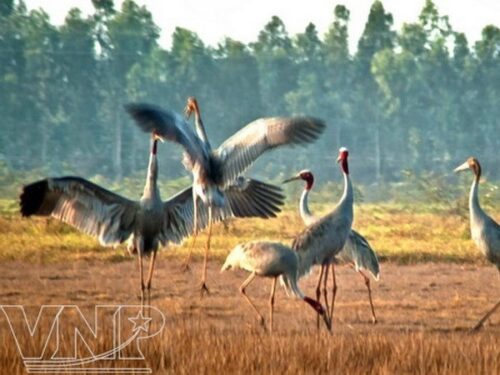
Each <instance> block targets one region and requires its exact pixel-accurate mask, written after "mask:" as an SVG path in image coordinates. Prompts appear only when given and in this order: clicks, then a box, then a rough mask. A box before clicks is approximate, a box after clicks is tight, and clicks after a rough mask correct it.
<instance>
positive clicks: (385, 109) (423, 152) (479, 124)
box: [0, 0, 500, 199]
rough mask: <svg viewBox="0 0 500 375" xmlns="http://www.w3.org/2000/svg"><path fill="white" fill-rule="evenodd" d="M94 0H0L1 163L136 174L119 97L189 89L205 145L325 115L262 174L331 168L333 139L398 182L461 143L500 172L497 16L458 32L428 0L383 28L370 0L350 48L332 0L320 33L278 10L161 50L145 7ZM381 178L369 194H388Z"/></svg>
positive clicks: (141, 147)
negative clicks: (61, 8)
mask: <svg viewBox="0 0 500 375" xmlns="http://www.w3.org/2000/svg"><path fill="white" fill-rule="evenodd" d="M92 4H93V6H94V8H95V12H94V14H91V15H89V16H85V15H83V13H82V12H81V11H80V10H79V9H76V8H74V9H71V10H70V11H69V12H68V14H67V16H66V19H65V22H64V24H63V25H61V26H55V25H53V24H51V22H50V20H49V18H48V16H47V14H46V13H44V12H43V11H42V10H35V11H31V12H28V11H27V9H26V6H25V5H24V3H23V2H15V1H9V0H6V1H3V2H1V5H0V51H1V52H2V53H1V54H0V103H2V105H1V106H0V119H1V125H0V126H1V128H0V131H1V137H0V160H2V161H3V162H4V164H5V165H4V166H3V167H2V168H4V167H7V168H8V170H10V171H12V170H19V171H20V173H22V171H32V170H35V171H40V172H44V173H46V174H50V175H60V174H62V173H67V172H71V173H77V174H79V175H82V176H87V177H88V176H96V175H102V176H106V178H107V179H108V180H109V181H126V180H124V178H132V179H135V176H139V175H140V173H142V172H141V171H143V170H144V167H145V165H146V163H147V157H148V147H149V145H148V141H149V139H148V137H146V136H144V135H143V134H141V133H140V132H139V131H138V130H137V129H136V127H134V126H133V125H132V122H131V121H130V119H129V118H128V116H127V115H126V114H125V112H124V111H123V109H122V108H123V104H125V103H127V102H129V101H132V100H133V101H146V102H152V103H156V104H158V105H161V106H164V107H166V108H169V109H173V110H175V111H177V112H181V111H182V109H183V107H184V105H185V100H186V98H187V97H188V96H196V97H197V99H198V101H199V103H200V106H201V109H202V113H203V116H204V120H205V124H206V125H207V128H208V135H209V137H210V138H211V141H212V144H213V145H214V146H217V145H218V144H219V143H220V142H221V141H223V140H224V139H226V138H227V137H228V136H229V135H231V134H232V133H233V132H235V131H236V130H238V129H239V128H241V127H242V126H243V125H244V124H247V123H249V122H250V121H252V120H254V119H256V118H259V117H264V116H274V115H289V114H308V115H313V116H317V117H320V118H324V119H325V120H326V121H327V124H328V128H327V129H326V131H325V134H324V135H323V136H322V138H321V139H320V140H318V142H317V143H316V144H315V145H314V146H312V147H309V148H307V149H303V148H297V149H294V150H291V151H290V150H283V151H281V150H280V151H277V152H274V153H273V154H272V157H271V156H269V157H267V159H266V157H264V158H263V159H262V160H263V161H262V162H259V163H257V165H256V168H255V169H254V170H255V172H256V173H257V174H258V175H260V176H261V177H262V178H274V177H275V176H277V175H280V174H287V173H288V171H290V170H292V169H295V168H297V169H302V168H306V167H307V168H311V169H313V170H314V172H315V173H316V174H317V175H319V176H325V175H330V174H331V171H332V169H334V168H336V167H335V166H334V164H333V162H332V159H334V158H335V156H336V150H337V149H338V147H340V146H348V147H349V149H350V150H351V155H352V161H351V165H352V166H351V170H352V171H353V173H354V175H355V176H356V178H355V180H356V182H357V183H361V184H364V185H367V186H371V185H374V186H379V187H380V186H389V187H391V186H395V184H397V183H403V184H405V183H406V182H407V179H408V176H406V177H405V176H404V175H402V174H401V171H402V170H412V171H414V173H415V174H416V176H419V177H420V176H424V177H422V178H425V176H426V175H427V173H428V174H429V176H439V175H442V174H445V173H446V171H448V170H450V169H452V168H453V167H454V166H455V164H458V163H459V162H461V161H462V160H463V159H465V158H466V157H467V156H469V155H471V154H472V155H474V156H476V157H478V158H479V160H480V161H481V162H483V164H484V166H485V168H484V169H485V171H488V173H489V174H488V176H489V177H490V178H492V179H496V180H498V179H499V178H500V174H499V173H500V172H499V170H498V168H494V166H495V165H496V163H498V150H499V149H500V137H498V136H497V135H498V132H499V129H500V122H499V121H500V120H499V119H500V106H499V105H498V103H499V101H500V69H498V67H499V66H500V53H499V51H500V28H499V25H486V26H485V27H484V29H483V32H482V35H481V39H480V40H478V41H477V42H476V43H475V44H469V42H468V41H467V39H466V38H465V36H464V35H463V34H461V33H458V32H456V31H454V30H453V28H452V25H451V24H450V22H449V19H448V17H447V16H446V15H441V14H440V13H439V9H438V8H437V7H436V5H435V4H434V2H433V1H432V0H427V1H426V2H425V4H424V5H423V8H422V11H421V12H420V14H419V17H418V19H417V20H416V21H415V22H414V23H410V24H404V25H403V26H402V28H401V30H394V27H393V24H394V20H393V17H392V15H391V14H390V13H389V12H388V11H387V10H386V9H385V8H384V5H383V2H382V1H379V0H377V1H375V2H374V3H373V4H372V6H371V8H370V12H369V15H368V18H367V22H366V25H365V29H364V31H363V33H362V35H361V37H360V39H359V41H358V43H357V46H358V48H357V50H356V51H354V53H351V52H350V51H349V48H348V46H349V45H350V43H349V34H348V30H349V19H350V12H349V9H348V8H347V7H346V6H343V5H336V6H335V8H334V9H332V23H331V25H330V27H329V28H328V31H327V32H326V34H325V35H320V33H319V32H318V30H317V28H316V27H315V25H314V24H312V23H311V24H309V25H307V27H306V28H305V30H304V31H303V32H302V33H299V34H297V35H289V33H288V32H287V28H286V25H285V23H284V22H283V20H281V19H280V18H279V17H278V16H274V17H272V18H271V20H270V21H269V22H268V23H267V24H266V25H265V26H264V28H263V29H262V31H261V32H260V33H259V34H258V36H257V40H256V41H255V42H253V43H249V44H248V45H247V44H244V43H241V42H238V41H235V40H232V39H230V38H226V39H225V40H224V41H222V42H221V43H220V44H219V45H218V46H216V47H211V46H207V45H205V44H204V42H203V40H202V39H201V38H200V37H199V36H198V35H197V34H196V33H194V32H193V31H191V30H187V29H183V28H180V27H178V28H176V30H175V32H174V33H173V35H172V46H171V47H170V48H169V49H168V50H165V49H163V48H161V47H160V46H159V45H158V38H159V34H160V28H159V27H158V26H157V25H155V23H154V21H153V15H152V14H151V13H150V12H149V10H148V9H146V8H145V7H144V6H140V5H138V4H137V3H135V2H134V1H132V0H126V1H123V2H122V3H120V5H119V6H118V7H115V4H114V2H113V1H112V0H93V1H92ZM162 148H163V149H165V150H166V151H161V160H162V161H161V163H162V167H161V168H162V176H164V177H165V178H166V179H168V180H175V179H177V178H179V176H181V175H183V174H184V171H183V169H182V166H181V163H180V160H181V153H180V149H179V147H177V146H176V145H171V144H168V145H166V146H163V147H162ZM30 173H31V172H27V175H29V174H30ZM5 183H6V184H7V187H6V188H5V189H6V191H11V187H10V186H9V181H7V180H6V181H5ZM1 189H4V188H3V187H2V188H1ZM5 189H4V190H5ZM379 190H380V189H379V188H375V189H370V191H369V192H368V194H367V195H366V196H367V198H368V197H374V196H379V197H380V199H386V197H384V195H383V193H380V194H379V193H377V191H379ZM380 191H381V190H380ZM419 194H420V193H419ZM422 194H423V193H422ZM425 194H428V192H427V193H425ZM391 196H392V195H391ZM441 198H445V197H441Z"/></svg>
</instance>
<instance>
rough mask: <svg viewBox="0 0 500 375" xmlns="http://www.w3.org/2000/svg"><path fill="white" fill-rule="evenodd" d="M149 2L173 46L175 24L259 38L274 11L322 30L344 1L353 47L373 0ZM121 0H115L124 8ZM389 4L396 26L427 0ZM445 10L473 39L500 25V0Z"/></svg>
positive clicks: (441, 1)
mask: <svg viewBox="0 0 500 375" xmlns="http://www.w3.org/2000/svg"><path fill="white" fill-rule="evenodd" d="M135 1H136V3H137V4H140V5H146V7H147V8H148V9H149V10H150V11H151V12H152V14H153V18H154V20H155V23H156V24H157V25H158V26H159V27H160V28H161V30H162V34H161V39H160V43H161V45H162V46H164V47H169V46H170V39H171V34H172V32H173V31H174V28H175V27H176V26H181V27H184V28H187V29H189V30H192V31H194V32H196V33H197V34H198V35H199V36H200V37H201V39H202V40H203V41H204V42H205V43H207V44H210V45H216V44H217V43H218V42H220V41H221V40H222V39H223V38H224V36H230V37H231V38H233V39H236V40H240V41H242V42H245V43H248V42H251V41H254V40H255V39H256V38H257V35H258V33H259V31H260V30H262V28H263V27H264V25H265V24H266V23H267V22H268V21H269V20H270V19H271V17H272V16H273V15H277V16H279V17H280V18H281V19H282V20H283V22H284V23H285V25H286V27H287V30H288V32H289V33H290V34H291V35H293V34H296V33H298V32H302V31H304V29H305V27H306V26H307V24H308V23H309V22H313V23H314V24H315V25H316V27H317V28H318V30H319V31H320V33H321V34H323V33H324V32H325V31H326V30H327V29H328V26H329V25H330V24H331V22H332V20H333V9H334V7H335V5H336V4H339V3H340V4H344V5H346V6H347V8H348V9H349V10H350V11H351V22H350V30H349V33H350V41H351V44H352V45H351V48H352V47H353V46H354V45H355V43H356V42H357V40H358V39H359V36H360V35H361V33H362V31H363V28H364V24H365V22H366V20H367V16H368V12H369V9H370V6H371V4H372V3H373V0H346V1H343V2H340V1H328V0H307V1H290V0H244V1H241V0H205V1H203V0H163V1H162V0H157V1H153V0H135ZM121 2H122V1H120V0H115V5H116V7H117V8H118V9H119V5H120V4H121ZM382 2H383V4H384V7H385V9H386V10H387V11H389V12H391V13H392V14H393V16H394V23H395V27H396V29H397V30H399V29H400V27H401V25H402V24H403V23H405V22H413V21H415V20H416V19H417V17H418V14H419V13H420V10H421V9H422V7H423V4H424V3H425V0H383V1H382ZM434 3H435V4H436V5H437V7H438V10H439V13H440V14H441V15H448V16H449V17H450V22H451V25H452V27H453V29H454V30H457V31H461V32H464V33H465V34H466V35H467V38H468V39H469V42H473V41H476V40H477V39H479V38H480V35H481V30H482V28H483V27H484V26H485V25H487V24H494V25H496V26H499V27H500V1H499V0H434ZM26 4H27V6H28V8H29V9H33V8H39V7H41V8H43V9H44V10H45V11H46V12H47V13H49V15H50V17H51V20H52V22H54V23H56V24H61V23H63V22H64V17H65V15H66V13H67V12H68V10H69V9H70V8H72V7H78V8H80V9H81V10H82V11H84V12H85V13H91V12H92V10H93V8H92V3H91V1H90V0H64V1H63V0H26Z"/></svg>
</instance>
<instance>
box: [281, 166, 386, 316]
mask: <svg viewBox="0 0 500 375" xmlns="http://www.w3.org/2000/svg"><path fill="white" fill-rule="evenodd" d="M296 180H303V181H305V183H306V184H305V187H304V190H303V191H302V195H301V197H300V203H299V212H300V217H301V218H302V221H303V222H304V224H305V225H311V224H313V223H314V222H316V221H317V220H318V218H317V217H316V216H314V215H313V214H312V213H311V211H310V210H309V205H308V197H309V193H310V191H311V189H312V187H313V185H314V175H313V174H312V172H311V171H309V170H307V169H306V170H302V171H300V172H299V173H297V174H296V175H295V176H293V177H291V178H289V179H287V180H285V181H283V182H284V183H287V182H290V181H296ZM337 258H340V259H342V260H343V261H345V262H348V263H351V264H353V265H354V270H355V271H356V272H358V273H359V274H360V275H361V276H362V277H363V280H364V281H365V285H366V287H367V289H368V299H369V300H370V307H371V311H372V322H373V323H377V317H376V315H375V308H374V307H373V301H372V292H371V288H370V278H369V277H368V276H367V275H365V273H364V272H363V269H365V270H367V271H368V272H370V273H371V275H372V276H373V278H374V279H375V280H377V281H378V280H379V277H380V266H379V263H378V259H377V254H375V251H373V249H372V248H371V246H370V244H369V243H368V241H367V240H366V238H365V237H363V236H362V235H361V234H359V233H358V232H356V231H355V230H354V229H351V232H350V233H349V236H348V237H347V240H346V242H345V245H344V248H343V249H342V251H341V252H340V253H339V254H338V256H337ZM334 282H335V278H334ZM319 287H320V285H319V284H318V287H317V289H316V297H317V298H318V299H319V296H320V293H321V292H320V289H319ZM334 290H336V284H334ZM333 303H334V301H332V306H333Z"/></svg>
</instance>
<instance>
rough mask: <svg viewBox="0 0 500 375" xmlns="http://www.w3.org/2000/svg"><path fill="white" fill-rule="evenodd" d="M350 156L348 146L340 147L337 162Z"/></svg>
mask: <svg viewBox="0 0 500 375" xmlns="http://www.w3.org/2000/svg"><path fill="white" fill-rule="evenodd" d="M348 156H349V150H348V149H347V148H346V147H341V148H340V149H339V156H338V157H337V163H340V162H341V161H344V160H347V157H348Z"/></svg>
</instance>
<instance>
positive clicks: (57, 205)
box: [20, 176, 139, 245]
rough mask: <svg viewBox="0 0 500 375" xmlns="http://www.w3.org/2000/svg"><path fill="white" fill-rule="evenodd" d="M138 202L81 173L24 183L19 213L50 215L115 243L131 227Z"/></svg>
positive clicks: (131, 230) (102, 241)
mask: <svg viewBox="0 0 500 375" xmlns="http://www.w3.org/2000/svg"><path fill="white" fill-rule="evenodd" d="M138 208H139V204H138V203H137V202H134V201H131V200H128V199H126V198H124V197H121V196H120V195H118V194H115V193H113V192H111V191H109V190H106V189H104V188H102V187H100V186H98V185H96V184H94V183H92V182H90V181H87V180H85V179H83V178H80V177H71V176H68V177H60V178H46V179H43V180H40V181H36V182H34V183H32V184H29V185H26V186H24V187H23V189H22V192H21V195H20V210H21V214H22V216H32V215H36V216H52V217H54V218H56V219H58V220H61V221H63V222H65V223H67V224H70V225H72V226H73V227H75V228H77V229H79V230H81V231H82V232H84V233H86V234H89V235H91V236H94V237H96V238H98V239H99V242H100V243H101V244H102V245H117V244H119V243H121V242H123V241H125V240H126V239H128V238H129V237H130V235H131V234H132V232H133V229H134V223H135V220H136V214H137V211H138Z"/></svg>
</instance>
